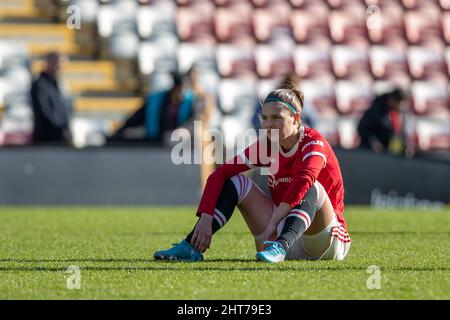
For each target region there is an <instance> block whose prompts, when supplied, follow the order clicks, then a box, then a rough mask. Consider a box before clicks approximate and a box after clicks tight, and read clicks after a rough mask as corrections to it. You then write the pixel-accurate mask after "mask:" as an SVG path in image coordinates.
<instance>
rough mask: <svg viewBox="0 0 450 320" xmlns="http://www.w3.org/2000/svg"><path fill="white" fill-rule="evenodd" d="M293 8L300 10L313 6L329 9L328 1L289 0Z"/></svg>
mask: <svg viewBox="0 0 450 320" xmlns="http://www.w3.org/2000/svg"><path fill="white" fill-rule="evenodd" d="M289 3H290V4H291V6H292V7H294V8H298V9H304V8H310V7H311V6H317V5H319V6H321V7H328V3H327V1H326V0H289Z"/></svg>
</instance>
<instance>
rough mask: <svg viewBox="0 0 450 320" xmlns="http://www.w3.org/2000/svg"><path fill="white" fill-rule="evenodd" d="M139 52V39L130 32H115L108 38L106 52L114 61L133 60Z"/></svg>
mask: <svg viewBox="0 0 450 320" xmlns="http://www.w3.org/2000/svg"><path fill="white" fill-rule="evenodd" d="M138 50H139V37H138V35H137V34H136V33H135V32H132V31H119V32H115V33H113V34H112V35H111V37H110V38H109V48H108V52H109V55H110V57H113V58H116V59H134V58H136V57H137V54H138Z"/></svg>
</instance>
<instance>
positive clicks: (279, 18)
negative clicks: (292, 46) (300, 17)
mask: <svg viewBox="0 0 450 320" xmlns="http://www.w3.org/2000/svg"><path fill="white" fill-rule="evenodd" d="M290 15H291V8H290V6H289V4H288V3H286V2H277V3H274V4H271V5H270V6H268V7H265V8H258V9H255V10H254V13H253V28H254V34H255V38H256V39H257V40H258V41H261V42H268V41H270V40H271V39H275V38H276V37H277V36H278V35H280V34H284V35H286V34H287V35H290V34H291V26H290V24H289V17H290Z"/></svg>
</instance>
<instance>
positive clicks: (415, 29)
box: [404, 7, 442, 44]
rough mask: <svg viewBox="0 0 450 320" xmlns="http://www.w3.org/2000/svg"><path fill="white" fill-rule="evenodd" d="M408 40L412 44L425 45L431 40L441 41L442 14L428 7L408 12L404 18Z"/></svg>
mask: <svg viewBox="0 0 450 320" xmlns="http://www.w3.org/2000/svg"><path fill="white" fill-rule="evenodd" d="M404 23H405V31H406V38H407V39H408V41H409V42H410V43H412V44H425V43H426V42H428V41H430V40H441V39H442V33H441V12H440V10H439V9H438V8H432V7H427V8H423V9H420V10H415V11H408V12H406V13H405V16H404Z"/></svg>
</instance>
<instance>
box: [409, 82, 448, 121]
mask: <svg viewBox="0 0 450 320" xmlns="http://www.w3.org/2000/svg"><path fill="white" fill-rule="evenodd" d="M411 94H412V98H413V111H414V112H415V113H416V114H420V115H430V116H433V117H436V118H442V117H444V119H445V116H447V120H448V119H449V118H448V112H449V109H450V101H449V91H448V87H447V85H446V84H441V83H431V82H429V81H415V82H414V83H413V84H412V85H411Z"/></svg>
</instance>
